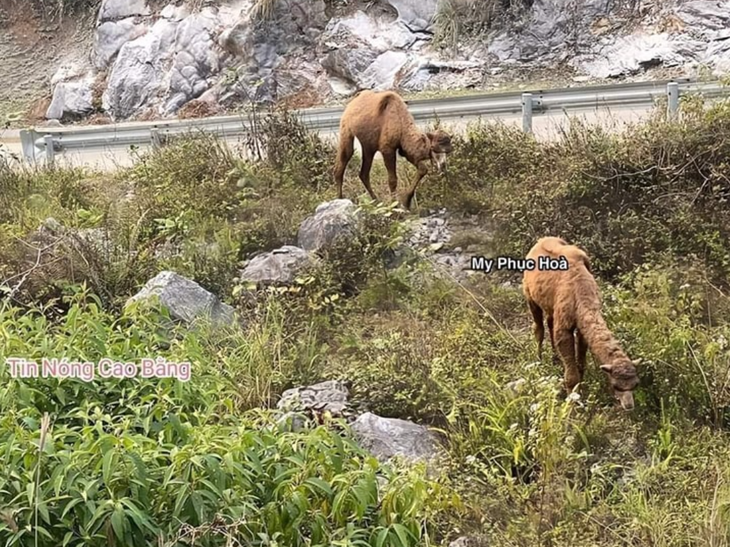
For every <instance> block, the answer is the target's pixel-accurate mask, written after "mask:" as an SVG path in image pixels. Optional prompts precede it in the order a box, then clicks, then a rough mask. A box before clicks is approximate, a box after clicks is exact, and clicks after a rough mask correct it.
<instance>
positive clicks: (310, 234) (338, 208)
mask: <svg viewBox="0 0 730 547" xmlns="http://www.w3.org/2000/svg"><path fill="white" fill-rule="evenodd" d="M356 209H357V208H356V207H355V204H354V203H352V201H350V200H349V199H335V200H333V201H327V202H325V203H321V204H320V205H318V206H317V209H316V210H315V212H314V215H312V216H311V217H308V218H306V219H305V220H304V222H302V224H301V226H299V233H298V235H297V242H298V245H299V247H301V248H302V249H304V250H305V251H310V252H315V251H319V250H321V249H325V248H327V247H329V246H331V245H333V244H334V243H335V241H337V240H338V239H340V238H342V237H352V236H353V235H354V234H355V233H356V230H357V215H356V212H355V211H356Z"/></svg>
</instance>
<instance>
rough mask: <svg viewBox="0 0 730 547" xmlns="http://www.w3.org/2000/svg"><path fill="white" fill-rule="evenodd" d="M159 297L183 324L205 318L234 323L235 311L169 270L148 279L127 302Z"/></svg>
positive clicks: (216, 321)
mask: <svg viewBox="0 0 730 547" xmlns="http://www.w3.org/2000/svg"><path fill="white" fill-rule="evenodd" d="M155 297H157V298H159V303H160V304H161V305H162V306H164V307H165V308H167V310H169V312H170V316H171V317H172V318H173V319H176V320H178V321H182V322H184V323H188V324H190V323H193V322H194V321H196V320H198V319H201V318H206V319H210V320H211V322H212V323H213V324H215V325H230V324H232V323H233V322H234V321H235V315H234V310H233V308H232V307H231V306H229V305H228V304H225V303H223V302H221V301H220V300H219V299H218V297H216V296H215V295H214V294H212V293H210V292H208V291H206V290H205V289H204V288H203V287H201V286H200V285H198V284H197V283H196V282H195V281H192V280H190V279H187V278H185V277H182V276H181V275H178V274H176V273H175V272H171V271H163V272H160V273H159V274H157V275H156V276H155V277H153V278H152V279H150V280H149V281H148V282H147V283H146V284H145V286H144V287H143V288H142V290H140V291H139V292H138V293H137V294H135V295H134V296H132V297H131V298H129V300H127V303H126V305H127V306H128V305H130V304H131V303H132V302H136V301H143V300H149V299H152V298H155Z"/></svg>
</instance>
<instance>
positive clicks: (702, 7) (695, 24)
mask: <svg viewBox="0 0 730 547" xmlns="http://www.w3.org/2000/svg"><path fill="white" fill-rule="evenodd" d="M675 13H676V15H677V16H678V17H679V18H680V19H681V20H682V21H683V22H684V24H685V25H687V26H689V27H691V28H692V29H693V30H695V31H698V32H703V31H705V32H706V30H708V29H709V30H723V29H726V28H728V26H730V1H728V0H724V1H717V0H691V1H689V2H687V1H685V2H683V3H682V4H681V5H680V6H678V7H677V10H676V11H675Z"/></svg>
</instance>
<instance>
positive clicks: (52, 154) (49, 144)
mask: <svg viewBox="0 0 730 547" xmlns="http://www.w3.org/2000/svg"><path fill="white" fill-rule="evenodd" d="M43 142H45V143H46V165H47V166H48V167H53V162H54V160H55V159H56V151H55V150H54V149H53V135H45V136H44V137H43Z"/></svg>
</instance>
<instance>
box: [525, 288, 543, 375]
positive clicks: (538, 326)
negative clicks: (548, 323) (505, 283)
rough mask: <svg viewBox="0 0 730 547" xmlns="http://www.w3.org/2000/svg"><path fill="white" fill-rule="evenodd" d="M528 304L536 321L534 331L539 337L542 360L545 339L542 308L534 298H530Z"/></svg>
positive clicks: (538, 351) (538, 352) (538, 349)
mask: <svg viewBox="0 0 730 547" xmlns="http://www.w3.org/2000/svg"><path fill="white" fill-rule="evenodd" d="M527 304H528V305H529V307H530V313H532V319H533V321H534V323H533V325H532V332H533V333H534V334H535V338H536V339H537V355H538V358H539V359H540V361H542V341H543V340H544V339H545V324H544V323H543V317H542V308H540V306H538V305H537V304H535V303H534V302H533V301H532V300H528V301H527Z"/></svg>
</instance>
